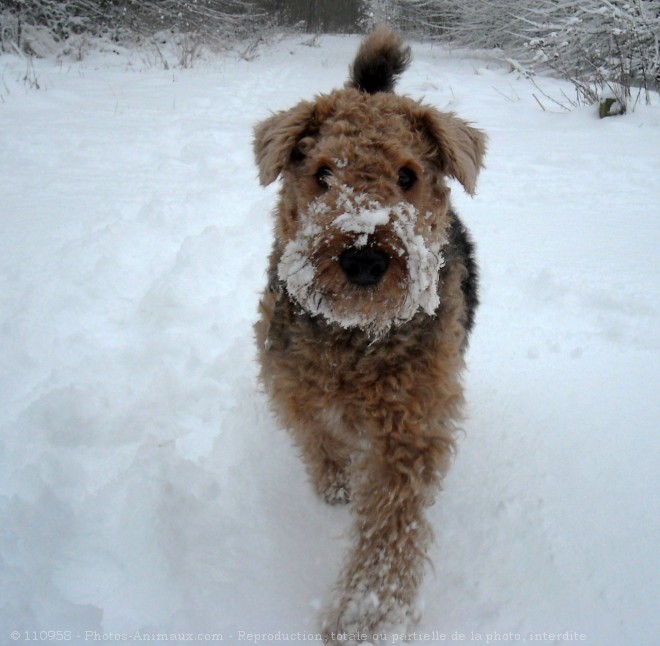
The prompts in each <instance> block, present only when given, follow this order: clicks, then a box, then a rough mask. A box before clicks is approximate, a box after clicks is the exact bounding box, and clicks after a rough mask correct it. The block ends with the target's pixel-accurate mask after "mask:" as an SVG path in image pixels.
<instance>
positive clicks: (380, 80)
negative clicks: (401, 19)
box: [348, 25, 411, 94]
mask: <svg viewBox="0 0 660 646" xmlns="http://www.w3.org/2000/svg"><path fill="white" fill-rule="evenodd" d="M410 59H411V54H410V47H406V46H404V44H403V43H402V42H401V39H400V38H399V37H398V36H397V35H396V34H395V33H394V32H393V31H392V30H391V29H390V28H389V27H387V26H385V25H380V26H378V27H376V29H374V31H372V32H371V34H369V36H367V37H366V38H365V39H364V40H363V41H362V44H361V45H360V49H358V53H357V54H356V56H355V60H354V61H353V64H352V65H351V67H350V70H349V71H350V76H349V80H348V86H349V87H354V88H357V89H358V90H360V92H366V93H367V94H375V93H376V92H391V91H392V90H393V89H394V84H395V83H396V81H397V79H398V78H399V75H400V74H402V73H403V72H404V71H405V70H406V68H407V67H408V65H409V64H410Z"/></svg>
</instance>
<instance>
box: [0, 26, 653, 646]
mask: <svg viewBox="0 0 660 646" xmlns="http://www.w3.org/2000/svg"><path fill="white" fill-rule="evenodd" d="M318 42H319V46H318V47H314V48H311V47H308V46H305V45H303V42H302V39H295V38H292V39H284V40H280V41H279V42H276V43H273V44H271V45H269V46H267V47H264V48H263V49H262V50H261V52H260V56H258V57H257V58H256V59H254V60H252V61H247V60H244V59H242V58H240V57H239V56H237V55H234V54H231V53H226V54H224V55H222V56H220V57H218V58H216V59H213V60H207V61H199V62H198V63H197V65H196V66H195V67H193V69H190V70H178V69H177V70H167V71H166V70H162V69H159V68H158V67H157V66H156V65H155V64H154V62H153V60H151V59H150V57H148V56H145V55H144V54H141V53H139V52H135V53H133V54H127V53H121V54H120V55H113V54H111V53H104V54H94V53H92V54H90V55H89V56H88V57H87V58H86V59H85V60H84V61H82V62H80V63H69V62H61V63H55V62H52V61H47V60H35V61H34V62H33V63H32V64H31V65H29V64H27V63H26V61H24V60H22V59H19V58H17V57H13V56H8V55H5V56H3V57H1V58H0V68H1V71H0V132H2V146H0V218H1V222H2V232H3V234H2V237H1V238H0V335H1V336H0V411H1V417H0V427H1V430H0V464H1V468H0V519H1V524H0V527H1V529H0V598H1V599H2V604H1V605H0V642H2V643H16V642H15V641H11V640H10V637H9V636H10V634H11V631H19V634H18V637H19V643H22V642H23V641H26V640H27V638H29V637H31V633H29V632H28V633H26V631H42V630H43V631H49V630H50V631H57V630H60V631H70V635H69V636H70V640H69V641H70V643H86V642H87V641H90V640H94V639H96V635H98V637H99V639H100V638H103V637H106V638H107V639H106V640H105V641H106V642H111V643H133V642H135V639H136V636H140V635H147V634H151V635H153V634H166V633H167V634H170V633H184V632H185V633H194V634H195V635H200V634H201V635H202V636H201V637H199V638H198V637H196V638H195V639H198V641H199V643H202V642H203V640H204V635H207V636H209V635H212V634H215V635H216V637H217V636H222V637H223V638H224V641H225V643H231V644H239V643H258V642H260V643H274V642H276V641H294V640H295V641H296V642H297V643H300V644H303V643H305V644H312V643H317V641H316V640H315V638H314V635H315V634H316V633H317V632H318V626H319V623H318V621H319V619H318V618H319V615H320V613H321V612H322V608H323V605H324V603H325V600H326V598H327V595H328V594H329V591H330V590H331V588H332V585H333V582H334V580H335V577H336V576H337V575H338V573H339V570H340V566H341V559H342V555H343V554H344V552H345V550H346V549H347V544H348V540H349V535H348V529H349V527H350V520H351V518H350V511H349V510H347V509H346V508H342V509H337V508H333V507H328V506H326V505H325V504H323V503H322V502H320V501H319V500H317V499H316V497H315V496H314V494H313V492H312V490H311V487H310V486H309V485H308V483H307V482H306V477H305V473H304V469H303V467H302V465H301V464H300V461H299V460H298V458H297V457H296V455H295V451H294V450H293V449H292V447H291V444H290V442H289V439H288V436H287V435H286V433H284V432H283V431H282V430H280V429H278V428H277V425H276V424H275V422H274V420H273V418H272V416H271V414H270V413H269V410H268V406H267V402H266V400H265V397H264V395H263V394H262V393H261V392H260V391H259V389H258V386H257V383H256V365H255V349H254V347H253V345H254V344H253V341H252V329H251V325H252V323H253V321H254V319H255V318H256V309H257V300H258V295H259V292H260V290H261V289H262V287H263V285H264V284H265V280H266V279H265V268H266V258H267V255H268V252H269V249H270V246H271V227H272V216H271V210H272V206H273V204H274V201H275V196H276V187H270V188H269V189H267V190H263V189H261V188H259V187H258V183H257V177H256V170H255V168H254V164H253V161H252V157H251V127H252V124H253V123H254V122H256V121H257V120H259V119H261V118H264V117H266V116H267V115H268V114H269V113H270V111H274V110H278V109H284V108H288V107H290V106H291V105H293V104H294V103H296V102H297V101H298V100H300V99H302V98H310V97H311V96H313V94H314V93H316V92H320V91H328V90H330V89H332V88H333V87H337V86H340V85H341V84H343V82H344V81H345V77H346V73H347V66H348V63H349V62H350V60H351V57H352V55H353V53H354V52H355V49H356V46H357V42H358V41H357V39H356V38H354V37H323V38H320V39H319V41H318ZM413 52H414V56H415V58H414V61H413V65H412V67H411V69H410V70H409V71H408V72H407V73H406V74H405V75H404V76H403V77H402V79H401V82H400V85H399V89H400V91H402V92H405V93H407V94H410V95H411V96H414V97H422V96H424V98H425V100H426V101H428V102H430V103H433V104H435V105H436V106H438V107H439V108H441V109H446V110H452V111H455V112H457V113H458V114H459V115H460V116H461V117H463V118H466V119H468V120H470V121H473V122H474V123H475V124H477V125H478V126H479V127H481V128H483V129H484V130H486V131H487V132H488V134H489V136H490V147H489V151H488V156H487V158H486V163H487V168H486V169H485V171H484V172H483V173H482V176H481V178H480V182H479V184H478V194H477V196H476V198H475V199H470V198H468V197H467V196H465V195H464V194H463V192H462V190H460V187H458V186H456V187H455V188H456V190H454V194H453V200H454V204H455V206H456V207H457V210H458V212H459V213H460V214H461V215H462V218H463V220H464V221H465V223H466V224H467V225H468V226H469V228H470V229H471V231H472V233H473V235H474V238H475V240H476V241H477V244H478V253H479V261H480V266H481V276H482V292H481V295H482V303H481V307H480V310H479V312H478V316H477V324H476V327H475V330H474V333H473V336H472V339H471V345H470V350H469V354H468V357H467V359H468V366H469V371H468V373H467V374H466V378H465V384H466V396H467V401H468V409H467V419H466V421H465V423H464V429H465V432H464V435H463V436H462V437H461V439H460V448H459V453H458V456H457V458H456V461H455V464H454V467H453V469H452V471H451V472H450V474H449V476H448V477H447V479H446V481H445V486H444V490H443V492H442V494H441V495H440V497H439V499H438V502H437V504H436V505H435V506H434V507H433V508H432V509H431V510H430V520H431V523H432V525H433V527H434V528H435V535H436V542H435V545H434V547H433V549H432V551H431V554H430V556H431V560H432V561H433V563H434V569H430V568H429V571H428V574H427V577H426V579H425V583H424V585H423V589H422V594H421V601H422V604H423V606H424V612H423V615H422V619H421V622H420V624H419V626H418V629H417V632H416V633H415V634H413V635H410V637H412V639H413V642H415V641H416V642H418V643H429V642H438V641H445V642H446V643H453V642H457V641H463V642H464V643H471V642H472V643H494V642H495V641H505V640H506V641H522V640H527V641H532V640H534V641H546V642H551V643H563V642H565V641H569V638H570V640H571V641H582V642H584V643H587V644H593V645H594V646H620V645H621V644H635V645H636V646H646V645H648V646H650V645H651V644H655V643H656V640H657V635H658V631H659V630H660V619H659V618H658V617H659V615H658V613H657V586H658V574H659V570H660V568H659V564H658V555H657V544H658V536H659V529H660V514H659V511H660V509H659V508H658V495H657V492H658V485H659V482H658V479H659V478H658V464H659V458H660V456H659V451H658V440H657V428H658V419H659V417H660V398H659V397H658V378H659V377H660V339H659V336H658V329H659V325H658V308H659V305H658V303H660V269H659V268H658V267H659V265H658V261H657V257H658V248H659V247H660V235H659V232H660V225H659V224H658V215H660V213H659V210H658V204H660V184H658V181H657V178H658V177H659V176H660V154H658V153H659V151H660V103H659V102H658V99H657V97H654V103H653V105H650V106H646V105H639V106H638V107H637V109H636V111H635V112H634V113H632V114H628V115H626V116H624V117H614V118H608V119H603V120H599V119H598V118H597V116H596V115H595V113H594V109H592V108H580V109H578V110H575V111H573V112H570V113H568V112H559V111H556V112H555V111H553V110H555V109H557V110H558V108H557V107H556V106H555V105H554V104H551V103H550V102H549V101H547V100H546V99H544V98H542V99H541V100H542V102H543V103H544V104H545V107H546V111H545V112H544V111H542V110H541V109H540V108H539V105H538V103H537V101H536V99H535V98H534V97H533V96H532V93H533V92H534V91H535V90H534V88H533V87H532V86H530V85H529V82H528V81H526V80H525V79H523V78H519V77H518V76H516V75H515V74H511V73H510V72H509V71H508V69H504V68H503V67H500V66H498V65H497V64H495V63H493V62H492V61H489V59H488V58H487V57H484V56H478V55H476V54H475V55H473V56H470V55H467V54H466V55H461V56H458V55H453V56H452V55H450V54H449V53H448V52H447V51H445V50H443V49H441V48H438V47H432V46H430V45H422V44H415V45H414V47H413ZM537 82H538V83H540V85H541V86H542V87H543V89H544V90H545V91H546V92H548V93H549V94H551V95H553V96H556V97H559V98H560V96H561V95H560V92H561V90H563V91H564V92H566V93H567V94H570V92H571V88H570V86H568V85H567V84H565V83H563V82H561V81H557V80H551V79H537ZM36 85H38V86H39V89H37V87H36ZM654 501H655V502H654ZM278 631H279V638H278V636H277V635H278ZM269 633H270V634H271V635H270V637H269ZM461 634H463V635H464V636H465V639H464V640H461ZM573 635H576V636H577V637H575V639H574V638H573ZM443 636H444V639H442V637H443ZM583 636H584V639H582V637H583ZM518 637H520V639H519V640H518ZM537 637H538V639H536V638H537ZM207 638H208V637H207ZM136 643H138V642H136ZM142 643H144V641H143V642H142Z"/></svg>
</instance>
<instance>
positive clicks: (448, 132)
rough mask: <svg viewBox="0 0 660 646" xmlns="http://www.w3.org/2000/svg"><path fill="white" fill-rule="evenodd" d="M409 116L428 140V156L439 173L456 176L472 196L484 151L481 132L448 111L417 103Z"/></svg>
mask: <svg viewBox="0 0 660 646" xmlns="http://www.w3.org/2000/svg"><path fill="white" fill-rule="evenodd" d="M413 119H414V120H415V121H416V123H417V127H418V128H419V129H420V130H421V131H422V133H423V135H424V136H425V137H426V138H427V139H428V140H429V141H430V142H431V145H432V148H431V156H432V157H434V158H435V160H436V161H437V162H438V163H439V165H440V169H441V170H442V172H443V173H445V175H447V176H449V177H453V178H455V179H457V180H458V181H459V182H460V183H461V184H462V185H463V188H464V189H465V190H466V192H467V193H469V194H470V195H474V191H475V188H476V184H477V177H478V175H479V171H480V170H481V168H482V167H483V158H484V155H485V153H486V142H487V137H486V135H485V133H484V132H482V131H481V130H478V129H477V128H473V127H472V126H470V125H469V124H468V123H467V121H463V119H459V118H458V117H457V116H456V115H454V114H453V113H451V112H444V113H443V112H438V111H437V110H435V109H434V108H431V107H427V106H420V110H419V111H417V112H416V114H414V115H413Z"/></svg>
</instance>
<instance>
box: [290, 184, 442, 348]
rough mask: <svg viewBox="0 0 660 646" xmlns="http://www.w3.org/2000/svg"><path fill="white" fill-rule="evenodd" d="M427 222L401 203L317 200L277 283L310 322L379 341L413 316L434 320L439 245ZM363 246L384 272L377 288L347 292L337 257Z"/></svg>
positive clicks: (348, 197) (348, 194)
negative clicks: (380, 254) (385, 261)
mask: <svg viewBox="0 0 660 646" xmlns="http://www.w3.org/2000/svg"><path fill="white" fill-rule="evenodd" d="M333 212H334V213H338V215H336V216H334V217H333ZM420 217H423V220H422V221H420ZM430 217H431V214H426V215H425V216H420V214H419V212H418V211H417V209H416V208H415V207H414V206H413V205H412V204H410V203H408V202H400V203H398V204H395V205H393V206H383V205H382V204H380V203H378V202H376V201H375V200H371V199H369V197H368V196H367V195H364V194H360V195H355V194H354V192H353V191H352V189H350V188H348V187H342V190H341V191H340V193H339V197H338V198H337V200H336V205H335V207H334V208H332V209H331V208H330V206H329V205H328V204H327V202H326V201H325V200H324V199H323V198H318V199H317V200H315V201H314V202H312V203H311V204H310V205H309V207H308V208H307V210H306V211H305V212H304V213H303V214H302V218H301V222H302V223H303V224H302V226H301V227H300V229H299V231H298V233H297V235H296V236H295V237H294V238H293V239H292V240H290V241H289V242H288V244H287V245H286V246H285V248H284V251H283V253H282V256H281V258H280V262H279V265H278V275H279V278H280V280H281V281H282V282H283V283H284V284H285V285H286V290H287V292H288V294H289V296H290V297H291V298H292V299H293V300H294V301H296V302H297V303H298V305H300V307H302V308H303V309H304V310H305V311H306V312H307V313H309V314H310V315H311V316H318V315H320V316H322V317H323V318H324V319H325V320H326V321H327V322H328V323H335V324H338V325H339V326H341V327H343V328H359V329H362V330H364V331H366V332H367V333H368V334H369V335H371V336H373V337H381V336H383V335H385V334H386V333H387V332H388V331H389V330H390V329H391V328H392V327H393V326H398V325H402V324H403V323H406V322H407V321H410V320H411V319H412V318H413V317H414V316H415V314H416V313H417V312H418V311H420V310H421V311H424V312H426V313H427V314H429V315H433V314H434V313H435V312H436V310H437V309H438V306H439V305H440V297H439V294H438V281H439V272H440V268H441V267H442V266H443V265H444V258H443V256H442V247H443V245H444V244H446V239H445V238H444V237H442V236H441V235H438V234H437V233H435V232H433V231H432V229H431V226H430ZM369 245H374V247H376V248H378V249H379V250H384V251H385V252H386V253H387V255H388V256H389V258H390V267H389V268H388V269H387V271H386V273H385V275H384V277H383V278H382V280H381V281H380V282H379V283H378V284H376V285H371V286H361V285H354V284H352V283H351V282H350V281H349V280H348V279H347V277H346V276H345V275H344V274H343V272H342V270H341V268H340V266H339V255H340V254H341V252H342V251H343V250H345V249H348V248H353V249H360V248H362V247H365V246H369Z"/></svg>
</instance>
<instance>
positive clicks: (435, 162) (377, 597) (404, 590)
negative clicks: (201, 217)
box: [254, 27, 486, 643]
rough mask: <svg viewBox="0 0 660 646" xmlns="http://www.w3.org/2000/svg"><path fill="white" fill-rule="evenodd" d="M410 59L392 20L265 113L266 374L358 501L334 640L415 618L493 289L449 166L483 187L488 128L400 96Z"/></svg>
mask: <svg viewBox="0 0 660 646" xmlns="http://www.w3.org/2000/svg"><path fill="white" fill-rule="evenodd" d="M409 62H410V48H409V47H404V45H403V44H402V43H401V41H400V40H399V38H398V37H397V36H396V35H395V34H393V33H392V32H391V31H390V30H389V29H388V28H386V27H380V28H377V29H376V30H375V31H374V32H373V33H372V34H371V35H370V36H368V37H367V38H366V39H365V40H364V41H363V43H362V45H361V46H360V49H359V51H358V53H357V56H356V58H355V61H354V62H353V64H352V66H351V69H350V78H349V81H348V83H347V84H346V86H345V87H344V88H343V89H340V90H335V91H333V92H331V93H330V94H323V95H320V96H317V97H316V98H315V99H314V100H313V101H302V102H300V103H299V104H298V105H296V106H295V107H293V108H291V109H290V110H287V111H283V112H278V113H276V114H274V115H273V116H271V117H270V118H268V119H266V120H265V121H263V122H261V123H259V124H258V125H257V126H256V128H255V139H254V152H255V156H256V161H257V164H258V167H259V177H260V180H261V183H262V184H263V185H267V184H270V183H271V182H273V181H275V180H276V179H277V178H278V177H281V178H282V187H281V192H280V198H279V202H278V205H277V208H276V223H275V243H274V247H273V251H272V254H271V256H270V268H269V276H268V286H267V288H266V290H265V292H264V294H263V298H262V300H261V304H260V313H261V316H260V320H259V321H258V322H257V324H256V326H255V330H256V337H257V343H258V347H259V360H260V364H261V379H262V381H263V383H264V385H265V387H266V389H267V391H268V393H269V395H270V398H271V400H272V404H273V407H274V410H275V412H276V413H277V415H278V417H279V420H280V422H281V424H282V425H283V426H285V427H287V428H288V429H290V430H291V432H292V434H293V437H294V439H295V442H296V443H297V444H298V446H299V447H300V449H301V450H302V456H303V458H304V460H305V462H306V464H307V468H308V471H309V475H310V476H311V480H312V482H313V483H314V486H315V487H316V489H317V491H318V493H319V494H320V495H321V496H322V497H323V498H324V499H325V500H326V501H327V502H329V503H344V502H348V501H349V500H352V503H353V509H354V514H355V530H354V531H355V542H354V547H353V549H352V551H351V553H350V554H349V556H348V557H347V559H346V562H345V565H344V568H343V572H342V574H341V578H340V580H339V583H338V585H337V588H336V593H335V596H334V598H333V600H332V601H331V602H330V603H328V605H327V608H326V611H325V614H324V617H323V634H324V639H325V640H326V641H328V642H331V643H341V642H342V641H344V642H345V641H346V640H347V639H352V640H353V641H356V642H359V641H373V640H374V637H372V635H374V633H377V634H378V635H381V637H380V638H379V639H380V640H381V641H382V639H383V633H397V634H400V633H401V632H405V631H406V630H409V629H410V628H411V627H412V626H413V624H414V622H415V621H416V619H417V614H418V613H417V610H416V595H417V589H418V587H419V585H420V582H421V580H422V576H423V571H424V567H425V561H426V552H427V550H428V547H429V543H430V541H431V535H432V532H431V528H430V526H429V523H428V521H427V520H426V518H425V510H426V508H427V507H428V506H429V505H430V504H431V503H432V501H433V497H434V494H435V492H436V491H437V490H438V489H439V484H440V482H441V480H442V477H443V476H444V474H445V472H446V471H447V469H448V466H449V463H450V460H451V457H452V454H453V450H454V437H455V431H456V421H457V420H458V419H459V418H460V408H461V404H462V401H463V394H462V388H461V376H460V375H461V370H462V368H463V365H464V362H463V353H464V350H465V347H466V344H467V338H468V334H469V332H470V329H471V327H472V323H473V316H474V310H475V307H476V305H477V270H476V265H475V261H474V257H473V244H472V242H471V239H470V237H469V235H468V232H467V231H466V229H465V227H464V226H463V224H462V223H461V221H460V220H459V219H458V217H457V215H456V214H455V213H454V211H453V210H452V208H451V205H450V200H449V192H450V189H449V188H448V187H447V185H446V182H445V178H447V177H450V178H454V179H456V180H458V181H459V182H460V183H461V184H462V185H463V187H464V188H465V190H466V191H467V192H468V193H470V194H473V193H474V189H475V183H476V180H477V175H478V173H479V170H480V168H481V166H482V158H483V155H484V152H485V147H486V137H485V135H484V134H483V133H482V132H481V131H479V130H476V129H475V128H473V127H471V126H470V125H468V123H466V122H465V121H463V120H461V119H459V118H458V117H456V116H455V115H454V114H452V113H441V112H439V111H437V110H436V109H434V108H432V107H431V106H428V105H425V104H423V103H421V102H419V101H415V100H412V99H410V98H408V97H404V96H397V95H395V94H394V93H393V87H394V83H395V81H396V79H397V78H398V76H399V74H401V73H402V72H403V71H404V70H405V69H406V68H407V66H408V64H409ZM377 641H378V640H377Z"/></svg>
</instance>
